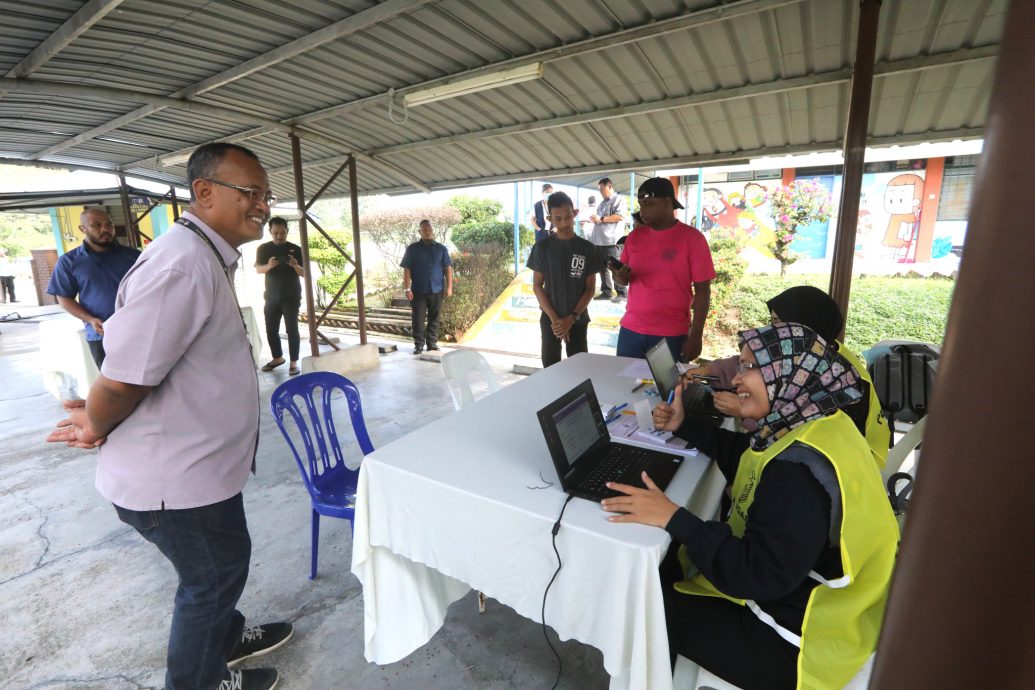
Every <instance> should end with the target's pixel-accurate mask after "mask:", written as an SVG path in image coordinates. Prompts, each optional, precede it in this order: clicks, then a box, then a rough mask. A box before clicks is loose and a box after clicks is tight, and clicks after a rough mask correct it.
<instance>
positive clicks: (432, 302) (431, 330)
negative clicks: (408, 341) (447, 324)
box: [410, 292, 442, 347]
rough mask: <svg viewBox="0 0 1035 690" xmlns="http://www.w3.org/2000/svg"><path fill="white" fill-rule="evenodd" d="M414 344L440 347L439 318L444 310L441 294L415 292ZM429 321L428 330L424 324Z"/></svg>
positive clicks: (412, 304) (413, 303) (411, 304)
mask: <svg viewBox="0 0 1035 690" xmlns="http://www.w3.org/2000/svg"><path fill="white" fill-rule="evenodd" d="M410 306H411V307H412V308H413V317H412V318H413V320H412V322H411V325H412V326H413V344H414V345H415V346H417V347H424V346H425V345H427V346H428V347H436V346H437V345H438V317H439V312H440V311H441V310H442V293H441V292H415V293H413V301H412V302H411V303H410ZM425 320H427V324H428V326H427V330H425V328H424V322H425Z"/></svg>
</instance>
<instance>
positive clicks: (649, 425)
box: [633, 398, 654, 431]
mask: <svg viewBox="0 0 1035 690" xmlns="http://www.w3.org/2000/svg"><path fill="white" fill-rule="evenodd" d="M633 409H635V410H636V423H637V424H638V425H639V427H640V431H651V430H653V429H654V418H653V417H652V416H651V414H650V411H651V404H650V400H649V399H648V398H643V399H642V400H637V401H636V404H635V405H633Z"/></svg>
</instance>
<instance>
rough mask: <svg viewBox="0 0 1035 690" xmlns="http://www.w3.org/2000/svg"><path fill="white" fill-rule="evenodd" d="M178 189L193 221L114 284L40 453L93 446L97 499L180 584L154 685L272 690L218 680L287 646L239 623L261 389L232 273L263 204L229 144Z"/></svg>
mask: <svg viewBox="0 0 1035 690" xmlns="http://www.w3.org/2000/svg"><path fill="white" fill-rule="evenodd" d="M187 177H188V180H189V183H190V187H191V206H190V209H188V211H187V212H186V213H184V215H183V218H181V219H180V220H179V221H178V222H177V224H176V225H174V226H173V228H172V229H171V230H170V231H169V232H167V233H166V234H164V235H163V236H162V237H160V238H158V239H156V240H155V241H154V242H153V243H152V244H151V245H150V246H149V247H148V249H147V251H146V252H144V253H143V254H142V255H141V256H140V259H139V260H138V261H137V263H136V264H135V265H134V266H133V268H132V269H131V270H130V271H129V273H127V274H126V277H125V278H124V279H123V280H122V283H121V285H120V286H119V291H118V296H117V298H116V302H115V314H114V315H113V316H112V317H111V318H110V319H108V320H107V321H106V322H105V334H104V336H105V340H104V343H105V350H106V352H107V357H106V359H105V360H104V365H103V367H102V368H101V376H100V377H98V379H97V381H96V383H94V385H93V387H92V388H91V389H90V394H89V396H88V397H87V399H86V401H85V404H84V403H83V402H82V401H79V402H78V404H76V403H72V402H69V403H66V408H68V409H69V413H70V417H69V418H68V419H66V420H64V421H63V422H61V423H60V424H59V428H58V430H57V431H55V432H53V433H52V434H51V435H50V436H49V437H48V439H47V440H49V441H65V442H66V443H68V444H69V445H72V446H76V447H80V448H93V447H97V446H100V454H99V458H98V462H97V490H98V491H99V492H100V493H101V495H103V496H104V497H105V498H106V499H108V500H109V501H111V502H112V503H113V504H114V505H115V510H116V511H117V513H118V516H119V518H120V519H121V520H122V521H123V522H125V523H126V524H128V525H130V526H132V527H133V528H135V529H136V530H137V531H138V532H139V533H140V535H141V536H143V537H144V539H146V540H147V541H149V542H151V543H152V544H154V545H155V546H156V547H157V548H158V550H159V551H160V552H161V553H162V555H163V556H165V557H166V558H167V559H168V560H169V561H170V562H171V563H172V565H173V566H174V567H175V569H176V573H177V574H178V575H179V587H178V588H177V590H176V597H175V600H174V608H173V620H172V628H171V630H170V633H169V649H168V655H167V666H168V669H167V671H166V677H165V683H166V688H167V689H168V690H181V689H190V690H213V689H218V690H230V689H231V688H234V689H241V690H255V689H261V690H270V689H271V688H273V687H274V686H275V685H276V684H277V680H278V676H277V672H276V670H274V669H246V670H244V671H240V670H233V669H231V668H230V667H229V666H230V665H232V664H234V663H236V662H239V661H242V660H243V659H245V658H249V657H254V656H258V655H260V654H265V653H267V652H270V651H272V650H273V649H275V648H277V647H279V646H281V645H282V644H284V643H285V642H287V640H288V639H289V638H290V637H291V635H292V628H291V625H290V624H289V623H271V624H266V625H261V626H251V627H246V626H245V624H244V616H243V615H241V613H240V612H238V611H237V610H236V606H237V602H238V600H239V599H240V596H241V592H242V591H243V590H244V584H245V581H246V580H247V579H248V563H249V560H250V557H251V538H250V536H249V534H248V526H247V523H246V521H245V515H244V504H243V502H242V498H241V490H242V489H243V488H244V483H245V480H246V479H247V477H248V472H249V470H251V469H252V468H253V463H254V459H255V451H256V446H257V443H258V431H259V389H258V381H257V379H256V373H255V365H254V362H253V360H252V356H251V352H250V348H249V344H248V343H249V341H248V337H247V334H246V332H245V330H244V323H243V320H242V318H241V314H240V310H239V308H238V304H237V297H236V294H235V292H234V289H233V272H234V271H235V270H236V268H237V264H238V261H239V260H240V257H241V255H240V252H238V250H237V247H238V246H240V245H241V244H243V243H245V242H250V241H252V240H257V239H260V238H261V237H262V228H263V225H264V224H265V223H266V220H267V219H268V217H269V213H270V206H271V205H272V204H274V203H275V202H276V200H275V198H274V197H273V195H272V194H271V193H270V191H269V181H268V180H267V177H266V171H265V170H264V169H263V167H262V165H261V163H260V162H259V159H258V158H257V157H256V156H255V154H254V153H252V152H251V151H249V150H248V149H246V148H244V147H241V146H237V145H234V144H222V143H217V144H206V145H204V146H202V147H200V148H199V149H198V150H196V151H195V152H194V154H193V155H192V156H191V157H190V160H189V161H188V163H187ZM102 444H103V445H102Z"/></svg>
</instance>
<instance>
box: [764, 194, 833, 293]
mask: <svg viewBox="0 0 1035 690" xmlns="http://www.w3.org/2000/svg"><path fill="white" fill-rule="evenodd" d="M769 202H770V203H771V204H772V209H773V221H774V222H775V223H776V239H775V240H774V241H773V243H772V244H771V245H769V249H770V250H771V251H772V252H773V256H775V257H776V258H777V260H779V262H780V275H781V276H783V275H786V274H787V266H789V265H790V264H792V263H794V262H795V261H797V260H798V254H797V253H796V252H794V251H792V250H791V243H792V242H794V238H795V237H796V236H797V235H798V228H800V227H804V226H806V225H808V224H809V223H813V222H816V221H819V222H824V221H826V220H828V219H829V218H830V209H831V206H830V193H829V192H827V190H826V189H825V188H824V187H823V185H821V184H820V182H819V179H815V180H795V181H794V182H792V183H790V184H789V185H783V186H781V187H777V188H776V189H775V190H773V192H772V194H770V196H769Z"/></svg>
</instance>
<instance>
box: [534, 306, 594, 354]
mask: <svg viewBox="0 0 1035 690" xmlns="http://www.w3.org/2000/svg"><path fill="white" fill-rule="evenodd" d="M587 329H589V321H583V322H581V323H580V322H578V321H576V322H575V324H574V325H573V326H572V327H571V330H570V331H568V342H567V343H565V350H566V351H567V353H568V356H569V357H571V356H573V355H577V354H578V353H580V352H589V344H588V343H587V342H586V331H587ZM539 330H541V331H542V333H543V348H542V358H543V367H544V368H545V367H549V366H552V365H554V364H557V362H559V361H561V341H560V339H559V338H558V337H557V336H555V335H554V334H553V328H552V327H551V326H550V317H549V316H547V315H546V313H545V312H544V313H543V314H542V316H540V317H539Z"/></svg>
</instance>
